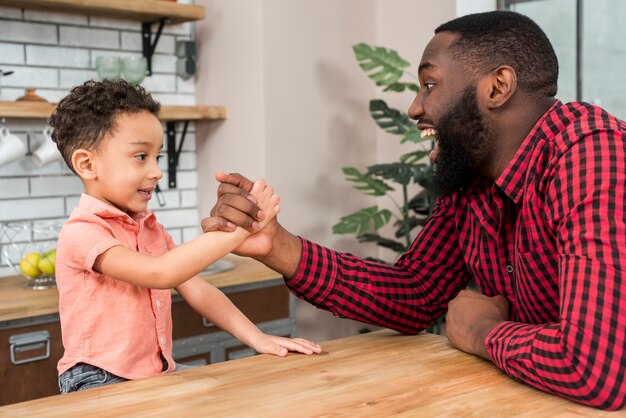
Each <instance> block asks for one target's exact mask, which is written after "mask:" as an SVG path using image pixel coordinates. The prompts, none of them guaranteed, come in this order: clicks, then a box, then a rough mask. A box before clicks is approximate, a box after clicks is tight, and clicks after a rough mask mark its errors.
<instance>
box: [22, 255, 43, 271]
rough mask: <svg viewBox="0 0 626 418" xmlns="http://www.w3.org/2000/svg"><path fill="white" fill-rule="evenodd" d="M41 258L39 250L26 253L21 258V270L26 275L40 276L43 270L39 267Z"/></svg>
mask: <svg viewBox="0 0 626 418" xmlns="http://www.w3.org/2000/svg"><path fill="white" fill-rule="evenodd" d="M40 259H41V254H39V253H37V252H32V253H28V254H26V255H25V256H24V257H22V259H21V260H20V271H21V272H22V273H23V274H24V275H25V276H28V277H38V276H39V275H40V274H41V270H40V269H39V260H40Z"/></svg>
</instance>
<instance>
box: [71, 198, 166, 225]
mask: <svg viewBox="0 0 626 418" xmlns="http://www.w3.org/2000/svg"><path fill="white" fill-rule="evenodd" d="M78 207H79V208H81V209H82V210H84V211H86V212H88V213H92V214H94V215H96V216H98V217H100V218H102V219H114V218H119V219H120V220H121V221H125V220H127V219H130V220H131V221H132V222H133V223H135V224H141V223H144V222H146V221H148V220H156V217H155V216H154V213H152V212H151V211H149V210H147V209H146V210H144V211H143V212H139V213H136V214H134V215H133V216H129V215H128V214H127V213H126V212H124V211H121V210H120V209H118V208H116V207H115V206H113V205H111V204H109V203H106V202H103V201H102V200H100V199H98V198H96V197H93V196H91V195H88V194H86V193H82V194H81V195H80V200H79V202H78Z"/></svg>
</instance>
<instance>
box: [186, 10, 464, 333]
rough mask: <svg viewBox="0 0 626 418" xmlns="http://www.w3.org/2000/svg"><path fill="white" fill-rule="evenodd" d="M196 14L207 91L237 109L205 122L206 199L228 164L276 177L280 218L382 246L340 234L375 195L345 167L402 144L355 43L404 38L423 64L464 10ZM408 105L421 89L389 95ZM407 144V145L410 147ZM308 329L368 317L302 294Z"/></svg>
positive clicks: (207, 202)
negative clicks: (352, 180) (387, 131)
mask: <svg viewBox="0 0 626 418" xmlns="http://www.w3.org/2000/svg"><path fill="white" fill-rule="evenodd" d="M202 4H203V5H204V6H205V7H206V14H207V18H206V19H205V20H204V21H202V22H199V23H198V25H197V41H198V46H199V53H198V64H199V70H200V71H199V74H198V77H197V90H196V91H197V100H198V103H203V104H224V105H226V106H227V107H228V110H229V118H228V120H226V121H225V122H223V123H220V124H202V125H201V126H199V128H198V131H199V132H198V138H197V140H198V143H197V149H198V175H199V184H200V187H199V191H198V192H199V210H200V213H201V215H208V213H209V210H210V208H211V207H212V206H213V204H214V202H215V190H216V182H215V181H214V180H213V174H214V172H215V171H217V170H222V171H237V172H241V173H243V174H245V175H247V176H248V177H251V178H255V177H259V176H263V177H266V178H267V179H268V181H269V182H270V183H271V184H273V185H274V186H275V188H276V190H277V191H278V192H279V193H280V195H281V198H282V205H281V207H282V212H281V214H280V216H279V217H280V221H281V223H282V224H283V225H284V226H285V227H287V228H288V229H289V230H291V231H292V232H293V233H295V234H299V235H302V236H304V237H306V238H308V239H312V240H314V241H316V242H318V243H320V244H323V245H326V246H329V247H331V248H335V249H338V250H341V251H349V252H353V253H356V254H358V255H362V256H366V255H376V253H377V249H376V247H375V246H371V245H370V246H365V245H359V244H357V243H356V240H355V238H354V236H337V235H333V234H332V230H331V228H332V225H333V224H334V223H336V222H337V221H338V220H339V218H340V217H341V216H343V215H346V214H349V213H351V212H353V211H355V210H357V209H360V208H363V207H365V206H366V205H372V204H374V203H375V202H374V200H373V199H371V198H366V197H364V196H363V195H361V194H360V192H358V191H356V190H354V189H352V188H351V186H350V184H349V183H348V182H347V181H345V179H344V177H343V174H342V172H341V167H344V166H357V167H360V168H365V167H366V166H368V165H371V164H374V163H376V162H382V161H385V160H395V159H397V157H398V155H399V154H400V152H399V151H396V150H397V148H396V149H394V147H392V146H391V145H395V143H396V142H397V139H391V140H390V139H389V138H387V137H385V135H383V134H381V133H380V132H379V129H378V128H377V126H376V125H375V123H374V122H373V120H372V119H371V117H370V116H369V112H368V103H369V100H370V99H371V98H374V97H376V96H378V95H379V93H378V92H377V90H376V89H375V86H374V85H373V83H372V82H371V81H370V80H369V79H368V78H367V77H366V76H365V74H364V73H363V72H362V71H361V69H360V68H359V67H358V65H357V64H356V61H355V59H354V55H353V52H352V45H354V44H356V43H359V42H367V43H370V44H374V45H381V46H386V47H389V48H393V49H397V50H398V51H399V52H400V54H401V55H402V56H403V57H404V58H405V59H407V60H409V61H411V63H412V64H413V67H412V69H411V71H413V72H415V71H416V64H417V62H418V61H419V58H420V56H421V53H422V50H423V48H424V46H425V45H426V43H427V42H428V40H429V39H430V38H431V36H432V33H433V29H434V28H435V27H436V26H437V25H438V24H440V23H443V22H444V21H447V20H449V19H451V18H453V17H454V13H455V3H454V1H452V0H446V1H436V0H428V1H426V0H422V1H411V0H394V1H382V0H367V1H365V0H343V1H340V2H337V1H334V0H318V1H316V2H310V1H303V0H264V1H263V2H257V1H250V0H203V1H202ZM385 99H386V100H387V99H389V103H390V104H394V105H396V107H398V108H399V109H403V110H406V109H407V108H408V106H409V104H410V101H411V100H412V96H411V95H410V94H408V93H407V94H406V95H392V96H385ZM407 151H408V150H404V151H402V152H407ZM298 326H299V329H300V334H301V335H303V336H305V337H309V338H313V339H316V340H324V339H328V338H336V337H341V336H344V335H348V334H352V333H354V332H355V331H356V330H358V329H360V328H362V327H363V325H362V324H357V323H353V322H352V321H347V320H340V319H337V318H334V317H332V315H330V314H328V313H326V312H322V311H318V310H316V309H315V308H312V307H311V306H310V305H308V304H306V303H299V304H298Z"/></svg>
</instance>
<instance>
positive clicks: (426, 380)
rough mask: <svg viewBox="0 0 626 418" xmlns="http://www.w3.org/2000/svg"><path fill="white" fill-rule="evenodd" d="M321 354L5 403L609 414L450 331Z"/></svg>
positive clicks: (139, 411)
mask: <svg viewBox="0 0 626 418" xmlns="http://www.w3.org/2000/svg"><path fill="white" fill-rule="evenodd" d="M322 346H323V348H324V353H323V354H321V355H317V356H304V355H300V354H289V355H288V356H287V357H286V358H279V357H275V356H270V355H258V356H254V357H249V358H245V359H241V360H234V361H228V362H223V363H217V364H214V365H208V366H202V367H198V368H195V369H192V370H185V371H180V372H175V373H170V374H168V375H163V376H157V377H153V378H149V379H143V380H136V381H132V382H124V383H120V384H116V385H111V386H106V387H102V388H97V389H89V390H85V391H81V392H76V393H72V394H69V395H57V396H52V397H48V398H42V399H38V400H34V401H28V402H23V403H17V404H13V405H7V406H4V407H0V416H20V417H42V416H45V417H75V416H76V417H78V416H81V417H84V416H90V415H91V414H92V413H93V412H94V411H97V415H98V417H163V416H184V417H185V418H190V417H207V416H211V417H240V416H254V417H272V418H275V417H319V416H324V417H330V416H332V417H362V416H367V417H379V416H397V415H400V416H410V417H470V416H471V417H500V416H502V417H510V416H525V417H533V418H536V417H565V416H568V417H569V416H576V417H603V416H612V417H615V416H625V415H626V411H619V412H617V413H615V412H613V413H611V412H605V411H600V410H596V409H593V408H589V407H585V406H582V405H578V404H575V403H573V402H570V401H566V400H564V399H560V398H557V397H555V396H553V395H549V394H547V393H543V392H540V391H538V390H535V389H533V388H531V387H529V386H526V385H523V384H521V383H517V382H515V381H513V380H512V379H511V378H510V377H508V376H507V375H506V374H505V373H503V372H502V371H501V370H500V369H498V368H497V367H495V366H494V365H493V364H491V363H489V362H487V361H485V360H482V359H480V358H478V357H475V356H471V355H468V354H465V353H463V352H461V351H458V350H455V349H453V348H452V347H451V346H450V345H449V343H448V341H447V339H446V338H445V337H442V336H439V335H433V334H420V335H417V336H402V335H399V334H397V333H395V332H393V331H388V330H384V331H377V332H374V333H370V334H363V335H357V336H354V337H349V338H344V339H340V340H334V341H330V342H327V343H325V344H322Z"/></svg>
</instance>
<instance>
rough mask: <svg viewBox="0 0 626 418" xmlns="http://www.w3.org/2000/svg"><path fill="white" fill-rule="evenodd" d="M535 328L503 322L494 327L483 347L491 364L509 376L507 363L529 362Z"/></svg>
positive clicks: (509, 371)
mask: <svg viewBox="0 0 626 418" xmlns="http://www.w3.org/2000/svg"><path fill="white" fill-rule="evenodd" d="M535 333H536V327H535V326H533V325H529V324H520V323H517V322H503V323H501V324H500V325H498V326H497V327H495V328H494V329H493V330H492V331H491V332H490V333H489V335H487V338H486V339H485V345H486V346H487V352H488V353H489V357H490V358H491V360H492V361H493V363H494V364H495V365H496V366H498V367H499V368H500V369H502V370H504V371H505V372H506V373H508V374H511V372H512V370H510V367H509V362H510V361H511V360H515V361H516V362H519V361H524V360H530V359H531V355H532V353H531V351H532V341H533V338H534V334H535Z"/></svg>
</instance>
